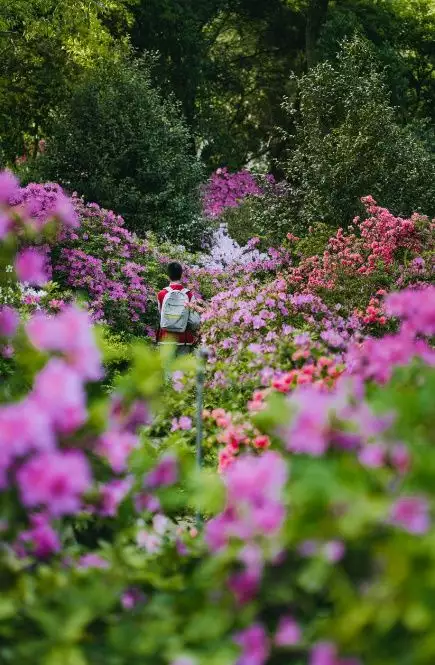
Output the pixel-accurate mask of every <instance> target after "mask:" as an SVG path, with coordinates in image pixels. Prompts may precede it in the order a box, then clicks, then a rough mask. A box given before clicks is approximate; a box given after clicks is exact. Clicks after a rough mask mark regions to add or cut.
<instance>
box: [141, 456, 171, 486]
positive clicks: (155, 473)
mask: <svg viewBox="0 0 435 665" xmlns="http://www.w3.org/2000/svg"><path fill="white" fill-rule="evenodd" d="M177 480H178V461H177V458H176V457H175V456H174V455H172V454H170V453H169V454H167V455H164V456H163V457H162V458H161V460H160V461H159V462H158V463H157V466H156V467H155V468H154V469H153V470H152V471H150V472H149V473H148V475H147V476H146V477H145V486H146V487H149V488H150V489H154V488H157V487H167V486H169V485H174V484H175V483H176V482H177Z"/></svg>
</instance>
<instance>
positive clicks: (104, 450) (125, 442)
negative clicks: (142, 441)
mask: <svg viewBox="0 0 435 665" xmlns="http://www.w3.org/2000/svg"><path fill="white" fill-rule="evenodd" d="M138 445H139V439H138V438H137V436H136V435H135V434H131V433H130V432H116V431H115V432H106V433H105V434H103V435H102V436H101V437H100V440H99V443H98V452H99V454H100V455H102V456H103V457H106V458H107V459H108V461H109V464H110V466H111V467H112V469H113V470H114V471H115V472H116V473H120V472H121V471H125V470H126V469H127V461H128V458H129V456H130V455H131V453H132V452H133V450H134V449H135V448H137V446H138Z"/></svg>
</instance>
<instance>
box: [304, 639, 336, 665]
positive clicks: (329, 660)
mask: <svg viewBox="0 0 435 665" xmlns="http://www.w3.org/2000/svg"><path fill="white" fill-rule="evenodd" d="M309 665H338V661H337V649H336V648H335V646H334V645H333V644H330V643H329V642H319V643H318V644H316V645H315V646H314V647H313V649H312V650H311V654H310V660H309Z"/></svg>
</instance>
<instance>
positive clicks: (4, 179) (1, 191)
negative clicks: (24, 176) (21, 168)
mask: <svg viewBox="0 0 435 665" xmlns="http://www.w3.org/2000/svg"><path fill="white" fill-rule="evenodd" d="M19 188H20V183H19V181H18V178H17V177H16V176H15V175H14V174H13V173H11V171H1V172H0V204H2V205H4V204H7V203H9V200H10V199H13V198H14V197H15V196H16V195H17V193H18V191H19Z"/></svg>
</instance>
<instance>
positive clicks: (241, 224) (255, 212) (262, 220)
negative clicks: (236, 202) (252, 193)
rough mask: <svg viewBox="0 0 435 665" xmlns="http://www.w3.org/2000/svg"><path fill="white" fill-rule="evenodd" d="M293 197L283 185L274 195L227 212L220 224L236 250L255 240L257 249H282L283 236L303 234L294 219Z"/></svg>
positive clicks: (272, 192) (248, 200)
mask: <svg viewBox="0 0 435 665" xmlns="http://www.w3.org/2000/svg"><path fill="white" fill-rule="evenodd" d="M294 205H295V201H294V197H293V196H292V193H291V190H290V188H289V187H288V186H286V185H285V183H283V186H282V189H281V191H279V192H278V193H277V192H276V191H275V190H274V189H271V190H270V191H267V190H266V191H265V193H264V195H263V196H256V197H248V198H246V199H245V200H244V201H243V203H242V204H241V205H240V206H239V207H237V208H227V209H226V210H225V212H224V214H223V216H222V221H224V222H226V223H227V224H228V233H229V235H230V236H231V237H232V238H234V240H236V241H237V242H238V243H239V245H240V246H242V247H243V246H245V245H246V243H247V242H248V241H249V240H250V239H251V238H254V237H255V236H258V237H259V238H260V241H261V244H260V247H262V248H264V249H268V248H269V247H278V246H280V245H282V243H283V242H284V240H285V237H286V235H287V233H289V232H291V233H293V234H294V235H300V234H303V233H305V232H306V229H305V228H304V225H303V223H302V222H301V221H299V220H298V219H297V218H296V219H295V216H294Z"/></svg>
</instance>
